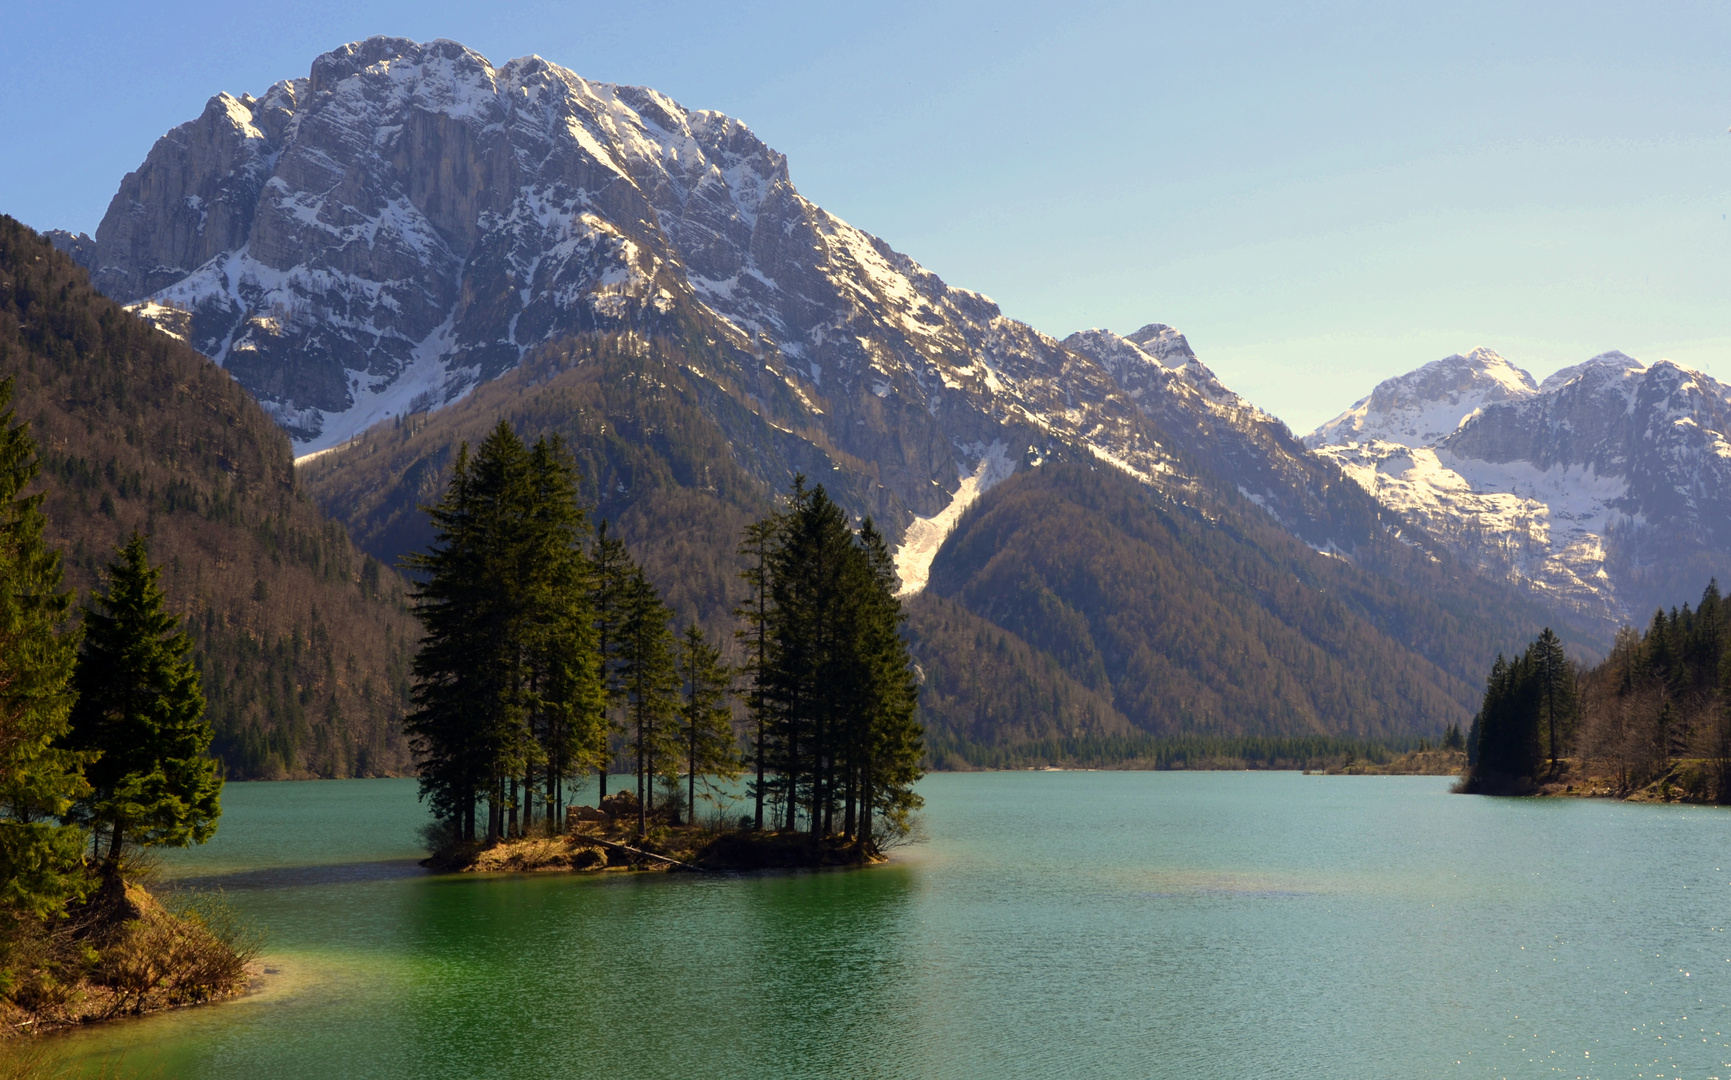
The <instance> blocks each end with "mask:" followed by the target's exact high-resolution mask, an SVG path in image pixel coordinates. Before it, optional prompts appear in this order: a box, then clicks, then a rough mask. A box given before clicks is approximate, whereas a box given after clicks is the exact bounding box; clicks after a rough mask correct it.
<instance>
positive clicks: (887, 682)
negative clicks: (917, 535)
mask: <svg viewBox="0 0 1731 1080" xmlns="http://www.w3.org/2000/svg"><path fill="white" fill-rule="evenodd" d="M760 524H761V525H762V527H763V532H761V533H760V534H759V535H758V536H755V537H748V543H753V542H757V543H766V544H767V547H768V558H767V560H766V562H767V566H768V575H767V576H768V584H769V588H768V603H767V604H765V605H764V606H763V609H762V610H763V612H764V614H763V622H762V627H763V630H762V633H763V641H764V648H763V661H762V665H761V669H760V673H759V676H758V679H757V680H756V683H755V686H754V689H755V690H757V691H758V692H760V693H761V695H762V708H763V716H764V717H765V724H764V734H763V736H762V737H761V738H760V739H759V740H758V741H759V745H760V746H763V747H765V749H766V758H767V759H768V762H769V764H770V765H771V766H772V767H773V768H774V770H775V773H776V775H777V778H778V782H779V785H780V788H781V790H780V792H779V794H780V796H781V799H782V801H783V821H782V828H784V829H786V830H789V831H792V830H793V829H795V828H796V826H797V824H798V817H797V815H798V812H799V811H800V810H801V809H803V810H804V811H805V813H806V826H807V828H808V829H809V831H810V833H811V835H812V836H813V837H814V838H815V837H822V836H829V835H833V834H834V833H835V832H836V812H837V811H838V810H839V811H840V812H841V823H840V824H841V832H842V833H843V834H844V835H850V836H852V837H853V838H854V839H855V840H856V841H858V842H860V843H862V844H864V843H869V842H871V839H872V836H871V834H872V823H873V820H874V818H875V817H882V818H883V819H884V820H887V821H889V822H890V823H892V825H893V826H894V827H896V828H901V827H904V826H905V823H906V820H907V815H908V813H909V812H911V811H912V810H913V809H915V808H917V807H918V805H919V798H918V796H916V795H915V794H914V793H913V790H912V789H913V784H914V782H915V781H916V780H918V778H919V776H920V761H921V759H922V757H923V755H924V750H925V747H924V734H923V730H922V729H921V727H920V725H919V723H918V721H917V719H916V713H915V706H916V704H917V697H918V688H917V686H916V685H915V683H914V681H913V678H912V671H913V662H912V658H911V656H910V655H909V652H908V648H907V644H906V642H905V640H904V638H903V635H902V626H903V614H902V609H901V601H900V600H899V599H898V598H897V597H896V586H897V582H896V576H895V570H894V567H893V565H892V560H891V557H890V553H889V548H888V546H887V544H886V543H885V542H884V539H883V537H882V536H881V534H879V533H878V532H877V530H876V529H875V528H874V527H873V525H872V524H871V522H870V521H869V520H868V521H866V522H864V523H863V524H862V526H861V528H860V530H859V532H858V533H857V534H856V533H855V532H854V531H853V530H852V529H850V528H849V527H848V522H847V517H846V515H845V514H843V512H842V511H841V508H840V507H838V506H837V505H836V504H835V503H834V502H832V501H831V500H830V499H829V496H828V494H827V493H826V492H825V491H824V489H823V488H822V486H818V487H814V488H809V489H808V488H806V487H805V485H804V482H803V478H801V479H796V480H795V482H794V487H793V490H792V491H791V492H790V495H789V500H788V505H787V508H786V509H785V511H783V512H782V513H781V514H780V515H779V516H778V517H777V518H776V519H775V521H774V523H773V524H774V526H775V528H774V529H773V531H771V530H770V529H769V525H770V523H767V522H766V523H760ZM747 630H748V632H750V630H751V627H750V626H749V624H748V627H747Z"/></svg>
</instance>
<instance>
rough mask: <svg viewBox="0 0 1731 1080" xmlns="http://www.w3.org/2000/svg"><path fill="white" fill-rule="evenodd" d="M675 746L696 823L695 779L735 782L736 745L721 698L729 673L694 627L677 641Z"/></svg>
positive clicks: (724, 699) (690, 814)
mask: <svg viewBox="0 0 1731 1080" xmlns="http://www.w3.org/2000/svg"><path fill="white" fill-rule="evenodd" d="M679 682H680V703H679V726H680V731H679V743H680V746H681V748H682V749H683V750H684V752H685V753H684V756H685V783H686V793H685V807H686V814H687V815H688V818H689V820H690V821H691V822H692V823H693V824H695V823H696V821H697V778H698V777H699V776H703V777H705V778H706V779H705V783H708V782H710V779H709V778H720V779H722V780H726V781H728V782H732V781H734V780H737V779H738V778H739V744H738V740H737V739H736V738H735V737H734V734H733V710H732V709H730V708H728V706H727V693H728V689H729V687H730V686H731V685H732V683H733V673H732V672H731V671H729V670H728V669H727V665H725V664H723V663H722V662H721V650H719V649H717V648H716V647H715V646H713V645H711V644H710V643H709V639H708V638H707V637H706V636H705V635H704V633H703V630H702V628H701V627H699V626H698V625H697V624H696V623H691V624H690V625H688V626H687V627H686V628H685V635H684V637H683V638H681V640H680V642H679Z"/></svg>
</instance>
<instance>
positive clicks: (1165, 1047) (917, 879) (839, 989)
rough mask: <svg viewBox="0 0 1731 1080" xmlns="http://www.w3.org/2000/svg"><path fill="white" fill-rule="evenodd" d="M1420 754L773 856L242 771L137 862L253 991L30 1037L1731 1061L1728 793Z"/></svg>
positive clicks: (345, 1067)
mask: <svg viewBox="0 0 1731 1080" xmlns="http://www.w3.org/2000/svg"><path fill="white" fill-rule="evenodd" d="M1448 784H1449V781H1448V780H1446V779H1441V778H1436V777H1317V776H1303V775H1299V774H1296V773H1177V772H1173V773H1147V772H1099V773H1077V772H1038V773H1027V772H1019V773H975V774H937V775H933V776H930V777H927V778H926V779H925V780H924V781H923V782H922V783H921V785H920V791H921V792H922V793H923V794H924V795H925V797H926V800H927V810H926V812H925V826H926V831H927V832H928V833H929V835H930V839H929V841H928V842H926V843H924V844H921V845H918V846H916V847H913V848H908V849H903V850H901V851H898V852H897V853H896V857H895V859H894V860H893V861H892V863H891V865H889V866H886V867H879V868H873V869H868V870H861V871H841V872H828V873H814V874H796V875H788V876H745V877H719V876H717V877H704V876H695V875H693V876H686V875H673V876H667V875H641V876H639V875H632V876H624V875H608V876H605V877H583V876H570V875H545V876H533V877H491V878H480V877H474V876H466V877H455V876H430V875H427V874H425V873H423V872H422V871H421V870H420V869H419V868H417V867H416V866H415V865H414V860H415V859H416V858H418V857H419V855H420V852H419V851H417V850H416V842H415V830H416V829H417V827H418V826H419V825H421V824H422V823H423V822H424V820H425V818H424V812H423V811H422V810H421V808H420V807H419V806H418V804H417V803H416V801H415V785H414V782H413V781H406V780H353V781H326V782H308V783H277V784H272V783H251V784H232V785H230V786H229V787H228V788H227V789H226V790H225V791H224V793H223V804H224V807H225V814H224V817H223V820H222V825H221V829H220V831H219V833H218V835H217V837H216V839H215V840H213V841H212V842H211V843H210V844H208V845H206V846H205V847H203V848H199V849H195V850H192V851H188V852H174V853H171V854H170V855H169V856H168V857H166V858H165V860H164V868H163V873H164V875H165V877H168V878H170V879H173V880H175V881H177V882H179V883H180V884H181V885H183V886H185V885H190V886H196V887H199V888H220V889H222V890H223V891H224V893H225V894H226V896H227V898H228V901H229V902H230V903H231V904H232V905H233V906H234V907H235V908H236V909H238V910H239V911H240V912H241V913H243V914H244V915H245V916H246V917H247V918H249V919H251V920H253V921H254V922H255V923H256V924H257V925H258V926H259V927H261V928H262V929H263V931H264V932H265V934H266V936H267V947H266V954H267V955H266V963H267V964H268V966H269V968H270V970H271V974H270V975H268V976H267V977H266V978H265V980H264V982H263V987H262V989H261V990H260V992H258V993H257V994H255V995H253V996H251V997H248V998H246V999H243V1000H240V1001H236V1002H232V1003H227V1004H222V1005H217V1006H214V1007H206V1008H200V1009H190V1010H184V1011H181V1012H177V1013H172V1014H167V1015H161V1016H155V1017H147V1018H143V1019H140V1020H135V1021H126V1022H123V1023H119V1024H115V1025H109V1026H105V1027H100V1028H93V1029H91V1030H88V1031H81V1032H76V1033H72V1034H70V1035H66V1036H59V1037H56V1046H57V1047H58V1049H59V1051H60V1052H61V1053H63V1054H65V1055H67V1056H69V1057H76V1058H79V1059H84V1060H91V1061H94V1060H97V1059H100V1058H102V1057H104V1056H112V1055H114V1054H116V1053H118V1052H120V1051H125V1055H126V1061H127V1063H128V1064H131V1065H145V1066H151V1065H156V1066H160V1067H161V1069H162V1075H164V1076H167V1077H184V1078H200V1080H202V1078H211V1080H216V1078H222V1080H233V1078H247V1080H267V1078H268V1080H278V1078H283V1080H286V1078H313V1080H336V1078H342V1077H368V1078H397V1077H402V1078H411V1077H412V1078H470V1077H475V1078H479V1077H566V1076H570V1077H588V1076H599V1077H621V1078H636V1077H740V1078H747V1077H749V1078H760V1077H771V1076H774V1077H786V1078H806V1077H917V1078H925V1077H935V1078H952V1077H953V1078H977V1077H990V1078H993V1080H998V1078H1021V1077H1027V1078H1046V1077H1128V1076H1156V1077H1168V1076H1170V1077H1186V1078H1192V1080H1194V1078H1203V1080H1207V1078H1215V1077H1220V1078H1227V1077H1234V1078H1236V1077H1244V1076H1254V1075H1280V1076H1302V1077H1375V1078H1385V1077H1420V1076H1498V1077H1504V1076H1507V1077H1527V1076H1532V1077H1538V1076H1570V1077H1576V1076H1594V1077H1598V1076H1605V1077H1652V1076H1666V1077H1691V1078H1694V1077H1726V1078H1731V1064H1727V1063H1728V1062H1731V1038H1728V1037H1727V1036H1726V1035H1725V1034H1724V1030H1725V1028H1726V1026H1727V1025H1731V1016H1728V1015H1727V1005H1728V1003H1731V940H1728V935H1727V934H1726V930H1725V926H1726V924H1727V923H1728V922H1731V812H1727V811H1725V810H1721V809H1718V808H1709V807H1685V806H1655V805H1633V804H1624V803H1611V802H1601V801H1587V800H1548V801H1531V800H1528V801H1523V800H1515V799H1488V798H1479V797H1469V796H1459V795H1450V794H1448Z"/></svg>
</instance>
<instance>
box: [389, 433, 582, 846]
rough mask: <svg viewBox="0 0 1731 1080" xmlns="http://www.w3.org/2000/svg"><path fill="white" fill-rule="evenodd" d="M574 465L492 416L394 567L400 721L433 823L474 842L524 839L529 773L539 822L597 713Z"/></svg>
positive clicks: (577, 762) (576, 763)
mask: <svg viewBox="0 0 1731 1080" xmlns="http://www.w3.org/2000/svg"><path fill="white" fill-rule="evenodd" d="M576 490H577V477H576V469H575V465H574V464H573V463H572V462H571V460H570V457H569V455H568V454H567V453H566V452H565V450H564V448H563V446H561V445H560V444H557V443H551V442H548V441H547V440H545V439H543V440H541V441H540V442H538V443H537V444H536V446H535V448H534V450H533V451H530V450H529V449H528V448H526V447H525V446H524V445H523V442H522V440H521V439H519V438H518V437H517V435H516V433H515V432H514V431H512V430H511V427H510V425H508V424H506V423H505V422H503V421H501V422H500V423H499V425H498V426H497V427H496V428H495V429H494V430H493V432H492V433H491V434H489V435H488V437H487V439H486V440H485V441H484V442H483V443H482V444H481V448H480V450H479V452H478V453H477V454H476V455H475V457H474V458H473V459H472V460H471V459H470V457H469V454H468V447H467V446H464V447H462V448H461V449H460V450H459V451H458V454H457V459H456V462H455V463H454V466H453V469H452V478H451V483H450V486H449V487H448V488H447V490H446V491H445V494H444V496H443V497H442V498H441V499H440V501H439V503H438V504H437V505H436V506H433V507H430V508H429V513H430V515H431V517H432V521H433V527H434V544H433V546H432V548H431V549H430V550H429V551H428V552H426V553H425V554H421V555H416V556H413V557H411V558H410V559H409V560H408V564H409V565H410V566H411V567H412V568H414V569H416V570H419V571H421V572H422V573H423V574H424V576H425V577H424V581H423V582H422V584H421V585H420V586H419V587H417V589H416V590H415V593H414V596H415V602H416V615H417V616H418V617H419V618H420V619H421V622H422V626H423V629H424V635H423V639H422V644H421V649H420V651H419V653H418V654H417V655H416V658H415V677H416V687H415V702H416V706H417V708H416V710H415V712H414V713H412V714H411V715H410V716H409V717H408V719H407V721H406V723H405V727H406V728H407V730H408V732H409V735H410V738H411V742H412V745H413V747H414V749H415V752H416V756H417V758H418V760H419V762H420V766H421V790H422V795H423V797H424V798H427V799H429V801H431V802H432V804H433V811H434V814H435V816H437V817H439V818H440V819H441V820H443V821H445V822H447V823H448V824H450V825H451V826H452V827H453V828H455V829H456V830H457V831H458V832H459V834H460V835H461V836H462V838H463V839H465V840H473V839H474V838H475V832H476V829H475V805H476V803H477V801H478V800H480V799H483V798H484V799H485V800H486V802H487V808H488V816H487V829H486V835H487V838H488V839H489V840H493V839H497V838H499V837H501V836H515V835H522V834H524V833H526V832H527V831H528V830H529V827H530V824H531V818H532V814H533V809H534V799H535V793H536V790H537V779H536V778H537V775H538V774H539V775H542V776H544V777H545V787H544V788H542V792H543V794H542V801H543V805H544V807H545V810H546V814H547V817H548V819H549V821H550V823H552V824H551V825H550V827H556V824H557V823H556V821H554V819H555V818H556V816H557V813H558V811H559V800H560V797H561V796H560V792H561V787H560V782H561V780H562V778H563V777H564V776H565V775H567V774H568V773H569V771H570V770H571V769H572V768H575V767H586V766H587V764H588V763H589V762H591V761H593V760H594V744H595V742H596V739H597V734H598V732H597V729H598V726H599V719H600V718H599V711H600V687H599V672H598V670H597V667H596V662H595V650H594V639H593V634H594V624H593V619H592V617H591V614H590V609H589V568H588V565H587V562H586V560H585V559H584V558H583V555H582V547H581V542H582V539H583V533H584V528H585V524H584V515H583V513H582V511H581V509H580V507H579V506H578V505H577V502H576Z"/></svg>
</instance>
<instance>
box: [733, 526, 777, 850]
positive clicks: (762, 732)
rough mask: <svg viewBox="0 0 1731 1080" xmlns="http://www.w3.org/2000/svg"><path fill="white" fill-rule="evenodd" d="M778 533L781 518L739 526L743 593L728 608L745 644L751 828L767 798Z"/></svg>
mask: <svg viewBox="0 0 1731 1080" xmlns="http://www.w3.org/2000/svg"><path fill="white" fill-rule="evenodd" d="M780 532H781V517H780V515H777V514H771V515H770V516H769V517H766V518H764V519H763V520H762V521H755V522H752V523H751V524H750V525H747V526H746V528H745V536H744V538H743V539H742V540H741V541H740V543H739V556H740V558H741V559H742V560H744V562H745V569H744V570H742V571H740V574H739V576H740V579H741V580H742V581H744V582H745V586H746V595H745V598H744V599H743V600H741V601H740V604H739V606H738V607H736V608H734V610H733V614H734V617H735V618H737V619H739V620H740V627H739V629H738V630H736V631H735V632H734V636H735V637H737V638H738V639H739V640H740V641H741V642H743V643H744V645H745V667H744V669H743V670H742V671H741V674H742V675H743V676H744V678H745V682H746V699H745V702H746V717H747V723H748V725H749V726H750V731H751V757H752V764H753V766H754V768H755V770H756V776H755V778H754V779H753V780H752V783H751V798H752V803H753V825H752V828H754V829H756V830H758V831H759V832H761V831H762V830H763V803H764V797H765V796H766V795H767V794H768V782H767V780H766V778H765V772H766V767H767V765H768V757H769V753H770V737H771V735H770V708H769V702H768V699H767V697H766V695H765V686H766V683H765V678H766V674H765V672H766V668H765V663H766V658H767V656H768V649H769V631H770V618H771V614H772V613H771V610H770V597H771V595H772V587H773V585H774V578H773V575H772V567H771V559H772V557H773V555H774V553H775V549H776V545H777V543H778V540H779V536H780Z"/></svg>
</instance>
